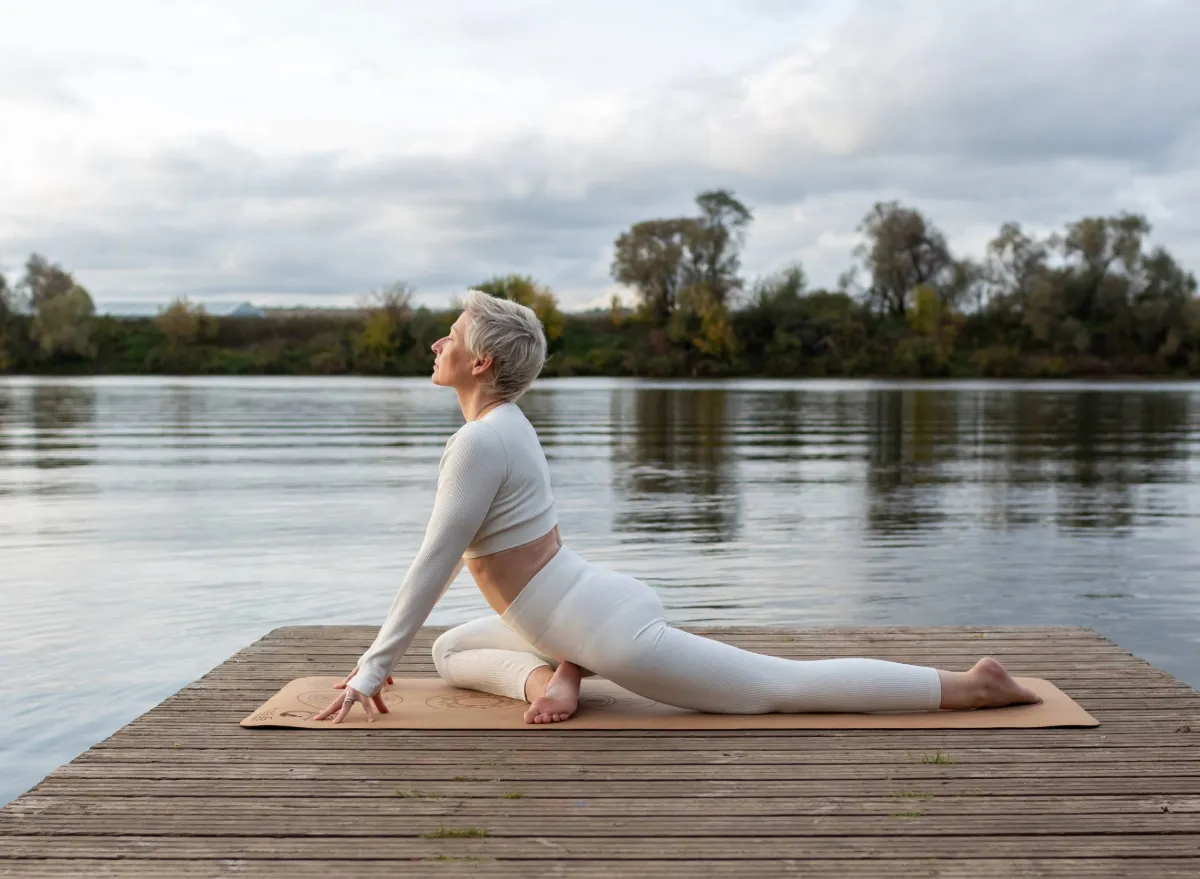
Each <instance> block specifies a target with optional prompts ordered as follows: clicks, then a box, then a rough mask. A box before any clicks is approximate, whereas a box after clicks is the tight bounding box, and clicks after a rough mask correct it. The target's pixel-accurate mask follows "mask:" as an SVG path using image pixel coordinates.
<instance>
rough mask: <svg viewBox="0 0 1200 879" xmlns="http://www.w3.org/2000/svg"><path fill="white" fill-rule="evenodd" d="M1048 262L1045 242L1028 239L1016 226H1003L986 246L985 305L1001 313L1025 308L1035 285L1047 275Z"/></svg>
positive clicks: (1029, 236)
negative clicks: (999, 310)
mask: <svg viewBox="0 0 1200 879" xmlns="http://www.w3.org/2000/svg"><path fill="white" fill-rule="evenodd" d="M1048 259H1049V250H1048V249H1047V246H1046V243H1045V242H1043V241H1039V240H1038V239H1037V238H1035V237H1033V236H1031V235H1028V234H1027V233H1026V232H1025V231H1024V230H1023V229H1022V228H1021V225H1020V224H1019V223H1005V224H1004V225H1003V226H1001V227H1000V232H999V233H998V234H997V235H996V237H995V238H993V239H992V240H991V241H990V242H989V243H988V246H987V256H986V257H985V261H984V282H985V285H986V290H987V293H986V298H987V303H988V304H989V305H991V306H992V307H994V308H1000V309H1001V310H1005V309H1011V310H1018V311H1019V310H1020V309H1022V308H1024V307H1025V304H1026V303H1027V301H1028V299H1029V295H1030V292H1031V291H1032V289H1033V285H1034V282H1035V281H1036V280H1037V279H1038V278H1040V277H1043V276H1044V275H1045V273H1046V262H1047V260H1048Z"/></svg>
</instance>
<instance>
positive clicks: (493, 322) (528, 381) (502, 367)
mask: <svg viewBox="0 0 1200 879" xmlns="http://www.w3.org/2000/svg"><path fill="white" fill-rule="evenodd" d="M463 310H464V311H466V313H467V314H469V315H470V316H471V321H470V323H469V324H467V333H466V343H467V353H469V354H470V355H471V356H472V357H491V358H492V390H493V391H495V392H496V393H497V394H499V395H500V396H501V397H503V398H504V399H505V400H518V399H520V398H521V396H522V395H523V394H524V393H525V392H526V391H527V390H529V388H530V386H531V385H532V384H533V380H534V379H535V378H537V377H538V374H539V373H540V372H541V371H542V367H543V366H545V365H546V330H545V328H544V327H543V326H542V322H541V321H540V320H538V316H537V315H536V314H535V313H534V311H533V309H532V308H530V307H529V306H527V305H521V304H520V303H518V302H513V301H512V300H511V299H501V298H500V297H498V296H489V295H488V294H487V293H484V292H482V291H479V290H468V291H467V296H466V302H465V303H464V308H463Z"/></svg>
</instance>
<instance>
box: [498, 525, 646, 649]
mask: <svg viewBox="0 0 1200 879" xmlns="http://www.w3.org/2000/svg"><path fill="white" fill-rule="evenodd" d="M662 616H663V607H662V602H661V601H660V600H659V598H658V595H657V594H656V593H655V592H654V590H653V589H651V588H650V587H649V586H647V585H646V584H645V583H642V582H641V581H640V580H637V579H634V578H633V577H630V576H627V575H625V574H620V573H618V572H616V571H610V570H607V569H605V568H600V567H597V566H596V565H593V564H591V563H590V562H588V561H587V560H586V559H584V558H582V557H581V556H579V555H578V554H577V553H575V552H573V551H571V550H570V549H568V548H567V547H565V546H564V547H562V548H560V549H559V550H558V552H557V553H555V555H554V557H553V558H552V559H551V560H550V561H549V562H548V563H547V564H546V565H545V567H543V568H542V569H541V570H540V571H538V572H537V574H535V575H534V577H533V579H532V580H530V581H529V583H528V584H527V585H526V586H525V588H524V589H522V590H521V592H520V593H519V594H518V595H517V597H516V598H515V599H514V600H513V602H512V604H510V605H509V606H508V609H507V610H505V612H504V613H503V614H502V615H501V619H502V620H503V621H504V623H505V625H507V626H508V627H509V628H510V629H512V630H513V631H514V632H516V633H517V634H519V635H520V636H521V637H523V638H525V640H527V641H528V642H529V643H530V644H532V645H534V646H535V647H537V648H538V649H539V650H541V651H543V652H546V653H548V654H550V655H552V656H556V657H557V658H559V659H565V660H568V661H572V662H578V661H581V660H583V659H584V658H585V657H588V656H593V655H595V648H596V647H597V646H598V645H602V644H604V643H605V642H606V641H613V640H616V641H618V642H619V641H621V640H627V639H631V638H633V637H635V636H636V634H637V632H638V631H639V630H640V629H642V628H644V627H645V626H647V625H650V624H652V623H654V622H655V621H657V620H660V619H662ZM576 657H578V659H577V658H576ZM583 664H586V662H584V663H583Z"/></svg>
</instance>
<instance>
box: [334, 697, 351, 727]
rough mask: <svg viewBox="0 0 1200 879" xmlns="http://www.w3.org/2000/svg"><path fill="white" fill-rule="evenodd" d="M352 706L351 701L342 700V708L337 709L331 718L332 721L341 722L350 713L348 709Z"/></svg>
mask: <svg viewBox="0 0 1200 879" xmlns="http://www.w3.org/2000/svg"><path fill="white" fill-rule="evenodd" d="M353 707H354V703H353V702H343V703H342V708H341V710H340V711H338V713H337V716H336V717H335V718H334V719H333V722H334V723H341V722H342V721H343V720H345V719H346V717H347V715H349V714H350V709H351V708H353Z"/></svg>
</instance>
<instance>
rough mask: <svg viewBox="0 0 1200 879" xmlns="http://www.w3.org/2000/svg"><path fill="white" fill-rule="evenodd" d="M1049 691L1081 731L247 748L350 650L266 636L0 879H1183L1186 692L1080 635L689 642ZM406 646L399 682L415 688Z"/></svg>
mask: <svg viewBox="0 0 1200 879" xmlns="http://www.w3.org/2000/svg"><path fill="white" fill-rule="evenodd" d="M692 630H693V631H699V632H702V633H704V634H707V635H710V636H712V637H716V638H720V639H722V640H726V641H729V642H731V643H735V644H738V645H740V646H743V647H747V648H750V649H754V650H758V651H762V652H766V653H773V654H776V655H780V656H791V657H797V658H817V657H828V656H874V657H878V658H881V659H894V660H898V661H903V662H915V663H920V664H925V665H937V666H940V667H943V668H950V669H965V668H968V667H969V666H970V665H971V663H972V662H974V660H975V659H977V658H978V657H979V656H981V655H991V656H995V657H997V658H999V659H1000V660H1001V661H1002V662H1004V663H1005V665H1006V666H1007V667H1008V668H1009V669H1010V670H1011V671H1012V672H1014V673H1016V674H1023V675H1032V676H1038V677H1045V678H1048V679H1050V680H1052V681H1054V682H1055V683H1056V684H1058V686H1059V687H1060V688H1061V689H1063V690H1064V691H1065V692H1066V693H1068V694H1069V695H1070V696H1072V697H1074V698H1075V699H1076V700H1077V701H1078V702H1079V703H1080V704H1081V705H1083V707H1084V708H1086V709H1087V710H1088V711H1090V712H1091V713H1092V714H1093V715H1094V716H1095V717H1096V719H1097V720H1099V721H1100V726H1099V727H1098V728H1094V729H1039V730H940V731H901V730H879V731H877V730H845V731H841V730H839V731H779V732H762V731H735V732H691V733H678V732H669V731H638V730H629V731H621V732H619V733H613V732H611V731H596V732H590V731H575V732H572V731H571V730H569V729H567V728H563V729H559V730H554V731H550V732H547V731H541V732H539V733H536V734H531V733H529V732H522V731H511V732H495V731H488V732H474V731H438V730H418V731H408V730H405V731H395V730H389V731H386V732H384V731H376V730H367V731H361V732H360V731H356V730H336V731H328V732H325V731H302V730H288V729H283V730H279V729H259V730H246V729H242V728H241V727H239V726H238V721H240V720H241V719H242V718H243V717H245V716H246V715H247V714H249V713H250V712H251V711H252V710H253V709H254V708H256V707H257V706H258V705H260V704H261V703H262V702H263V701H264V700H265V699H266V698H267V697H269V696H270V695H271V694H272V693H274V692H275V691H276V690H278V689H279V688H280V687H281V686H282V685H283V684H285V683H286V682H287V681H288V680H290V679H292V678H296V677H301V676H304V675H315V674H322V675H343V674H345V673H347V672H348V671H349V670H350V668H351V667H352V665H353V662H354V661H355V659H356V658H357V657H358V656H359V655H360V654H361V652H362V650H363V649H364V648H365V647H366V645H367V644H368V643H369V641H370V639H371V638H372V637H373V636H374V634H375V630H374V629H373V628H366V627H358V628H339V627H319V628H318V627H306V628H285V629H278V630H276V631H274V632H272V633H270V634H269V635H267V636H266V637H264V638H263V639H262V640H260V641H258V642H256V643H254V644H252V645H250V646H249V647H247V648H246V649H244V650H242V651H241V652H239V653H238V654H236V655H235V656H233V657H232V658H230V659H229V660H228V661H227V662H225V663H224V664H222V665H221V666H219V667H218V668H216V669H214V670H213V671H211V672H210V673H209V674H207V675H205V676H204V677H203V678H201V679H200V680H199V681H196V682H195V683H193V684H191V685H189V686H188V687H185V688H184V689H183V690H181V691H180V692H179V693H177V694H176V695H174V696H172V697H171V698H169V699H167V700H166V701H165V702H163V703H162V704H161V705H159V706H158V707H156V708H154V709H153V710H152V711H150V712H148V713H147V714H145V715H143V716H142V717H140V718H138V719H137V720H136V721H134V722H133V723H131V724H129V725H128V726H126V727H125V728H123V729H121V730H119V731H118V732H117V733H115V734H114V735H113V736H112V737H111V738H109V739H107V740H106V741H104V742H102V743H100V744H98V745H97V746H96V747H94V748H92V749H90V750H89V751H88V752H87V753H85V754H83V755H81V756H80V757H78V758H77V759H75V760H73V761H72V762H71V763H69V764H67V765H66V766H63V767H62V768H60V769H59V770H57V771H56V772H54V773H53V774H52V775H50V776H49V777H47V778H46V779H45V780H43V781H42V782H41V784H39V785H38V786H37V787H36V788H34V789H33V790H32V791H30V792H29V793H27V794H25V795H24V796H22V797H20V798H19V799H18V800H16V801H15V802H13V803H11V804H10V805H8V806H7V807H5V808H4V809H3V810H0V815H2V820H0V876H20V877H29V879H36V877H68V876H69V877H76V876H122V877H124V876H128V877H147V876H178V877H184V879H193V877H225V876H229V877H235V876H236V877H245V876H273V877H289V879H291V877H317V876H321V877H328V876H353V877H384V876H386V877H389V879H395V877H400V876H403V877H411V876H472V877H480V879H484V877H492V876H588V877H600V876H603V877H609V876H622V877H625V876H630V877H643V876H645V877H651V876H730V877H733V876H737V877H746V876H836V877H868V876H871V877H884V876H886V877H900V876H964V877H983V876H988V877H993V876H994V877H1013V876H1064V877H1066V876H1070V877H1095V876H1137V877H1152V876H1180V877H1182V876H1189V877H1196V876H1200V751H1198V750H1197V744H1200V694H1198V693H1197V692H1196V691H1195V690H1193V689H1191V688H1189V687H1187V686H1185V685H1184V684H1182V683H1180V682H1179V681H1177V680H1176V679H1174V678H1173V677H1171V676H1170V675H1168V674H1167V673H1165V672H1163V671H1160V670H1158V669H1156V668H1154V667H1153V666H1151V665H1149V664H1148V663H1146V662H1144V661H1142V660H1140V659H1138V658H1136V657H1134V656H1131V655H1130V654H1129V653H1128V652H1126V651H1124V650H1122V649H1121V648H1119V647H1118V646H1117V645H1115V644H1113V643H1112V642H1110V641H1108V640H1106V639H1104V638H1102V637H1100V636H1099V635H1098V634H1096V633H1095V632H1093V631H1090V630H1086V629H1077V628H1036V629H1029V628H1025V629H1016V628H983V627H980V628H961V627H956V628H935V629H915V628H869V629H868V628H856V629H836V630H833V629H822V630H805V629H756V628H746V627H737V628H711V627H708V628H699V627H696V628H693V629H692ZM440 631H441V630H440V629H433V628H427V629H424V630H422V632H421V634H420V636H419V637H418V640H417V641H416V643H415V644H414V645H413V647H412V649H411V650H410V651H409V655H408V656H407V657H406V658H405V659H404V661H403V663H402V665H401V666H399V667H397V669H396V674H397V675H403V676H432V675H434V674H435V672H434V669H433V665H432V662H431V661H430V659H429V646H430V644H431V643H432V641H433V639H434V637H436V635H437V634H439V633H440Z"/></svg>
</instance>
